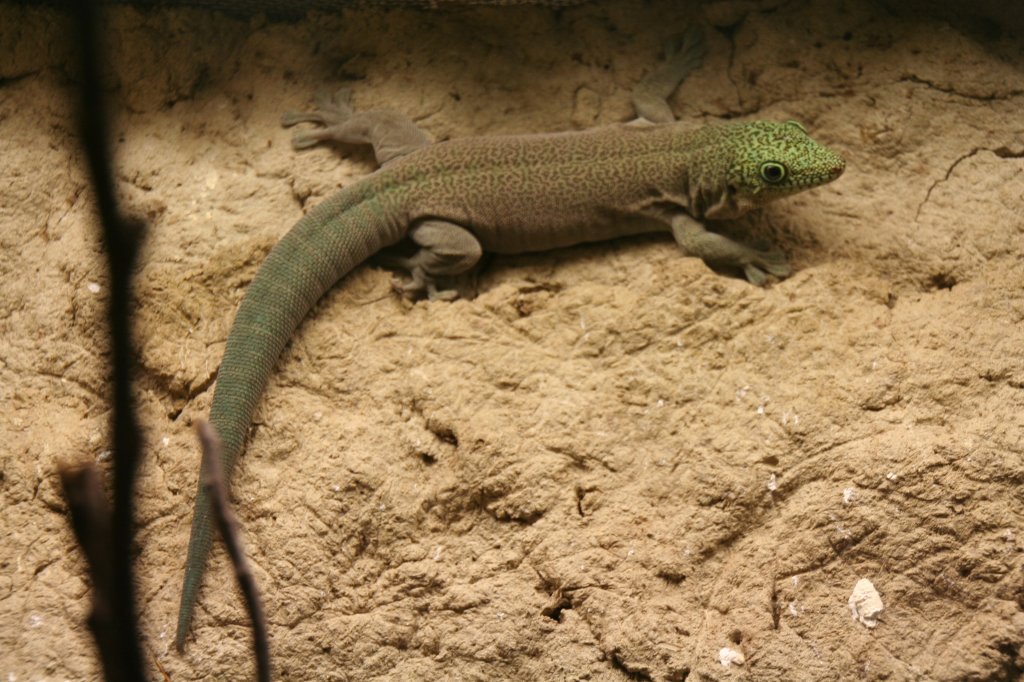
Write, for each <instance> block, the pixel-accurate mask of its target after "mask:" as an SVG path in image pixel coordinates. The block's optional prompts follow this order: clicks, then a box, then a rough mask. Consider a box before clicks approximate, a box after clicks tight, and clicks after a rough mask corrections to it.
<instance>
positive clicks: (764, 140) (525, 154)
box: [175, 29, 845, 651]
mask: <svg viewBox="0 0 1024 682" xmlns="http://www.w3.org/2000/svg"><path fill="white" fill-rule="evenodd" d="M703 52H704V48H703V40H702V37H701V34H700V32H699V30H697V29H691V30H690V31H688V32H687V33H686V34H685V36H684V38H683V40H682V41H681V42H680V43H678V44H677V45H676V47H675V49H674V50H668V51H667V59H666V60H665V62H664V63H663V64H662V65H660V66H659V67H658V68H656V69H655V70H653V71H652V72H651V74H649V75H648V76H647V77H645V78H644V79H643V80H642V81H641V82H640V83H639V84H638V85H637V86H636V88H635V89H634V91H633V103H634V108H635V110H636V112H637V114H638V118H637V119H636V121H632V122H629V123H620V124H613V125H606V126H602V127H598V128H593V129H590V130H583V131H571V132H560V133H543V134H528V135H509V136H497V135H495V136H481V137H470V138H464V139H452V140H447V141H444V142H440V143H436V144H432V143H431V142H430V138H429V136H428V135H427V134H426V133H425V132H424V131H423V130H421V129H420V128H419V127H417V126H416V124H415V123H413V121H412V120H411V119H410V118H408V117H406V116H404V115H403V114H400V113H397V112H393V111H379V110H375V111H363V112H357V111H354V110H353V108H352V106H351V104H350V102H349V101H348V98H347V97H346V96H342V97H335V98H324V97H321V98H319V99H318V107H319V108H317V109H316V110H315V111H310V112H305V113H288V114H285V116H284V117H283V119H282V123H283V124H284V125H286V126H290V125H295V124H297V123H313V124H317V125H319V126H320V127H318V128H312V129H308V130H305V131H300V132H299V133H297V134H296V135H295V136H294V138H293V146H294V147H295V148H297V149H304V148H308V147H312V146H314V145H316V144H319V143H322V142H340V143H344V144H368V145H370V146H371V147H372V148H373V151H374V155H375V157H376V160H377V162H378V164H379V166H380V167H379V168H378V169H377V170H376V171H374V172H373V173H371V174H370V175H368V176H366V177H364V178H362V179H360V180H358V181H357V182H355V183H353V184H351V185H348V186H346V187H343V188H342V189H340V190H338V191H337V192H336V193H335V194H333V195H332V196H330V197H329V198H327V199H326V200H324V201H323V202H322V203H320V204H319V205H317V206H315V207H314V208H312V209H311V210H310V211H309V212H308V213H306V215H305V216H304V217H303V218H301V219H300V220H299V221H298V222H297V223H296V224H295V225H294V226H293V227H292V228H291V229H290V230H289V231H288V232H287V233H286V234H285V235H284V237H282V238H281V240H280V241H279V242H278V243H277V244H276V246H274V248H273V249H272V250H271V251H270V253H269V254H268V256H267V258H266V260H265V261H264V262H263V264H262V265H261V266H260V267H259V269H258V271H257V273H256V275H255V277H254V278H253V280H252V282H251V283H250V284H249V287H248V289H247V290H246V293H245V295H244V297H243V300H242V302H241V304H240V306H239V309H238V312H237V313H236V315H235V319H234V323H233V324H232V326H231V329H230V331H229V333H228V338H227V344H226V347H225V350H224V356H223V359H222V360H221V363H220V367H219V369H218V372H217V380H216V385H215V389H214V396H213V403H212V406H211V408H210V417H209V418H210V422H211V424H212V425H213V426H214V428H215V429H216V431H217V433H218V435H219V437H220V440H221V442H222V453H221V462H222V469H223V472H224V477H225V481H227V480H230V474H231V471H232V469H233V468H234V464H235V462H236V460H237V458H238V456H239V455H240V453H241V452H242V450H243V447H244V445H245V439H246V435H247V432H248V430H249V427H250V425H251V421H252V417H253V414H254V411H255V409H256V406H257V404H258V403H259V400H260V397H261V395H262V394H263V391H264V389H265V387H266V385H267V382H268V380H269V377H270V375H271V373H272V372H273V370H274V366H275V365H276V363H277V361H278V358H279V356H280V354H281V352H282V350H283V349H284V347H285V345H286V344H287V342H288V341H289V339H290V338H291V336H292V334H293V333H294V332H295V330H296V329H297V327H298V326H299V324H300V323H301V322H302V320H303V319H304V318H305V317H306V315H307V314H308V313H309V311H310V310H311V309H312V307H313V305H314V304H315V303H316V302H317V301H318V300H319V299H320V298H321V296H323V295H324V293H326V292H327V291H328V290H329V289H331V288H332V287H333V286H334V285H335V284H336V283H337V282H338V281H339V280H340V279H341V278H342V277H344V276H345V275H346V274H347V273H348V272H349V271H351V270H352V269H353V268H354V267H356V266H357V265H359V264H360V263H362V262H363V261H365V260H367V259H368V258H369V257H370V256H372V255H374V254H377V253H378V252H381V251H382V250H383V249H386V248H387V247H391V246H394V245H396V244H398V243H399V242H403V241H406V242H411V243H412V245H414V246H415V248H416V250H415V252H414V253H412V254H411V255H406V256H390V257H388V259H387V260H388V262H389V264H391V265H393V266H396V267H399V268H401V269H403V270H405V271H407V272H408V273H409V279H408V281H407V282H406V283H404V284H403V285H402V286H401V290H402V292H403V293H404V294H405V295H408V296H411V297H418V296H424V295H425V296H426V297H428V298H430V299H451V298H455V297H456V296H457V295H458V291H457V290H456V289H453V288H451V286H450V284H451V283H452V282H453V281H456V280H457V279H458V278H459V277H460V276H463V275H465V274H467V273H469V272H471V271H472V270H473V268H474V266H475V265H476V264H477V262H478V261H479V260H480V258H481V256H482V254H483V253H484V252H490V253H495V254H518V253H524V252H531V251H543V250H548V249H555V248H559V247H564V246H569V245H573V244H580V243H584V242H593V241H599V240H606V239H613V238H617V237H623V236H627V235H633V234H640V233H648V232H669V233H671V234H672V236H673V237H674V239H675V242H676V243H677V244H678V246H679V248H680V250H681V251H682V252H683V253H684V254H686V255H688V256H695V257H698V258H702V259H703V260H704V261H706V262H707V263H709V264H712V265H719V266H726V267H730V268H737V269H739V270H741V271H742V272H743V274H744V275H745V277H746V278H747V279H748V280H749V281H750V282H751V283H753V284H756V285H761V284H764V283H765V282H766V281H767V280H768V279H769V277H770V276H774V277H779V278H782V277H785V276H787V275H789V273H790V268H789V265H788V263H787V262H786V259H785V256H784V255H783V254H782V253H781V252H780V251H778V250H757V249H754V248H751V247H749V246H746V245H743V244H741V243H739V242H737V241H734V240H732V239H730V238H728V237H726V236H724V235H721V234H718V233H716V232H713V231H711V230H708V229H707V228H706V227H705V224H704V222H705V221H707V220H712V221H715V220H724V219H732V218H736V217H738V216H741V215H743V214H744V213H747V212H748V211H751V210H753V209H757V208H759V207H761V206H764V205H765V204H767V203H769V202H772V201H775V200H776V199H780V198H782V197H786V196H789V195H792V194H795V193H798V192H802V191H804V190H808V189H811V188H814V187H819V186H821V185H824V184H826V183H829V182H831V181H833V180H835V179H836V178H838V177H839V176H840V175H841V174H842V173H843V171H844V169H845V162H844V160H843V159H842V157H841V156H840V155H839V154H837V153H836V152H834V151H832V150H831V149H829V148H827V147H825V146H823V145H821V144H819V143H818V142H816V141H815V140H813V139H812V138H811V137H810V136H809V135H808V133H807V131H806V130H805V129H804V127H803V126H802V125H801V124H799V123H797V122H795V121H785V122H773V121H763V120H755V121H746V122H726V123H715V124H709V125H704V126H700V127H698V126H695V125H693V124H690V123H686V122H681V121H676V120H675V116H674V115H673V113H672V111H671V109H670V108H669V105H668V102H667V99H668V97H669V96H670V95H671V94H672V93H673V92H674V91H675V89H676V88H677V87H678V85H679V84H680V83H681V82H682V81H683V79H684V78H685V77H686V75H687V74H689V73H690V72H691V71H693V70H694V69H696V68H697V66H698V65H699V64H700V62H701V60H702V58H703ZM212 541H213V521H212V519H211V510H210V502H209V500H208V499H207V496H206V492H205V490H204V489H203V487H202V485H201V484H200V488H199V492H198V493H197V496H196V503H195V515H194V517H193V522H192V531H191V536H190V540H189V545H188V557H187V559H186V570H185V578H184V585H183V589H182V596H181V604H180V609H179V614H178V626H177V632H176V637H175V646H176V648H177V649H178V650H179V651H182V650H183V649H184V644H185V638H186V636H187V634H188V630H189V626H190V623H191V619H192V614H193V611H194V609H195V605H196V601H197V597H198V592H199V587H200V583H201V580H202V577H203V572H204V570H205V566H206V562H207V559H208V556H209V553H210V548H211V545H212Z"/></svg>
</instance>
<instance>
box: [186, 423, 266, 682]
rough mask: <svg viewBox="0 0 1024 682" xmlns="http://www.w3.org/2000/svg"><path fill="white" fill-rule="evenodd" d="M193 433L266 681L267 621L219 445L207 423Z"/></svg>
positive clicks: (259, 671)
mask: <svg viewBox="0 0 1024 682" xmlns="http://www.w3.org/2000/svg"><path fill="white" fill-rule="evenodd" d="M196 432H197V433H198V434H199V442H200V443H201V444H202V448H203V465H202V470H203V487H204V488H205V489H206V494H207V496H208V497H209V499H210V503H211V507H212V511H213V516H214V518H215V519H217V528H218V530H220V536H221V537H222V538H224V544H225V546H226V547H227V550H228V556H230V557H231V564H232V566H234V569H235V578H236V579H237V580H238V587H239V589H241V590H242V596H243V598H244V599H245V607H246V609H248V611H249V619H250V620H251V621H252V646H253V651H254V652H255V654H256V679H258V680H259V682H270V646H269V644H268V642H267V621H266V618H265V616H264V614H263V604H262V602H261V601H260V596H259V590H258V589H257V588H256V578H255V577H254V576H253V574H252V570H251V569H250V568H249V563H248V562H247V561H246V560H245V555H244V553H243V552H242V541H241V539H240V535H239V532H238V520H237V519H236V518H235V514H234V512H232V511H231V507H230V505H229V504H228V495H227V488H226V487H225V485H224V475H223V472H222V470H221V464H220V455H221V444H220V437H218V436H217V431H216V430H215V429H214V428H213V427H212V426H210V424H209V423H207V422H204V421H199V422H197V423H196Z"/></svg>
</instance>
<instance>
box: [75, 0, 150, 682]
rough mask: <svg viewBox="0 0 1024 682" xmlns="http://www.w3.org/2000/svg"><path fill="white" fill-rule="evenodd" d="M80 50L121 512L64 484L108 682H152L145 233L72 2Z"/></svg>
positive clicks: (82, 117) (94, 57)
mask: <svg viewBox="0 0 1024 682" xmlns="http://www.w3.org/2000/svg"><path fill="white" fill-rule="evenodd" d="M68 7H69V9H70V10H71V14H72V16H73V18H74V20H75V27H76V29H77V32H76V38H77V45H78V47H79V53H78V55H77V59H76V60H74V61H75V62H76V63H77V64H78V65H79V67H80V69H81V72H80V81H81V90H80V92H79V97H78V101H77V103H76V104H77V110H78V118H79V134H80V137H81V141H82V147H83V150H84V152H85V157H86V161H87V163H88V166H89V172H90V176H91V179H92V185H93V191H94V194H95V199H96V203H97V207H98V209H99V215H100V225H101V229H102V237H103V246H104V249H105V251H106V254H107V267H108V273H109V278H110V302H109V308H108V311H107V321H108V324H109V326H110V346H111V363H112V377H111V379H112V393H113V395H112V398H111V402H112V408H113V409H112V419H113V422H112V425H111V429H112V441H113V447H112V449H113V452H114V473H113V476H114V485H113V487H114V504H113V509H112V510H111V508H110V506H109V505H108V503H107V501H106V498H105V497H104V495H103V492H102V486H101V484H100V479H99V474H98V473H97V472H96V469H95V467H94V466H92V465H91V464H88V465H85V466H83V467H79V468H72V467H67V466H62V467H61V471H60V474H61V483H62V485H63V488H64V495H65V497H66V498H67V501H68V507H69V510H70V512H71V522H72V526H73V528H74V531H75V537H76V538H77V539H78V542H79V544H80V545H81V546H82V550H83V552H84V553H85V556H86V560H87V562H88V564H89V573H90V576H91V578H92V583H93V605H92V612H91V614H90V616H89V627H90V629H91V630H92V633H93V637H94V638H95V640H96V645H97V647H98V649H99V654H100V660H101V662H102V665H103V671H104V676H105V678H106V679H107V680H117V681H121V680H145V679H146V674H145V669H144V667H143V663H142V661H143V658H142V647H141V644H140V639H139V629H138V621H137V615H136V611H135V581H134V576H133V573H132V561H131V548H132V538H133V534H134V514H133V511H132V496H133V493H134V489H135V475H136V471H137V469H138V462H139V459H140V449H141V437H140V435H139V429H138V424H137V420H136V417H135V405H134V401H133V397H132V389H131V381H132V369H133V357H134V352H133V350H132V341H131V318H130V311H129V307H130V303H131V296H132V293H131V274H132V267H133V266H134V264H135V258H136V255H137V254H138V251H139V246H140V243H141V240H142V234H143V231H144V226H143V224H142V223H141V222H140V221H137V220H133V219H130V218H127V217H126V216H124V215H123V214H122V213H121V211H120V210H119V208H118V205H117V197H116V195H115V192H114V179H113V172H112V169H111V161H110V153H109V149H110V145H109V139H108V132H107V125H106V124H107V113H106V111H105V109H104V106H103V97H102V95H103V88H102V84H101V79H100V60H101V49H100V47H101V46H100V37H99V32H98V20H97V11H96V6H95V3H94V2H93V1H92V0H77V1H74V2H69V3H68Z"/></svg>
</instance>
